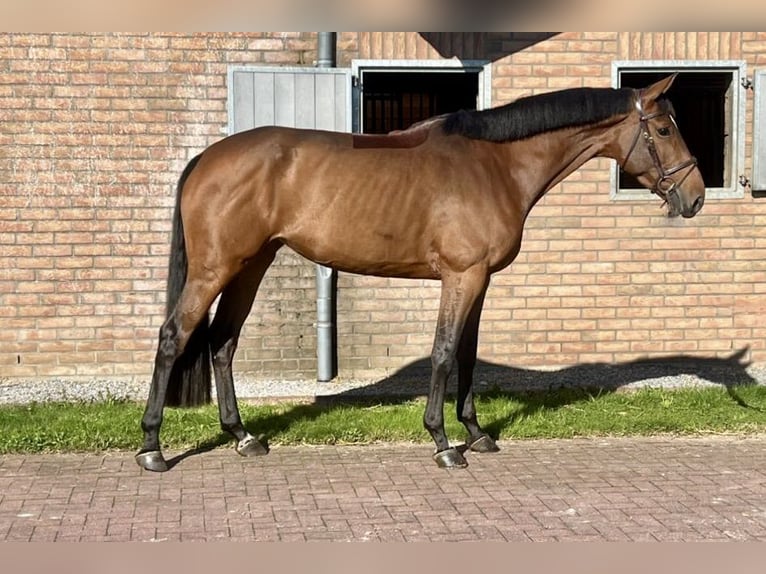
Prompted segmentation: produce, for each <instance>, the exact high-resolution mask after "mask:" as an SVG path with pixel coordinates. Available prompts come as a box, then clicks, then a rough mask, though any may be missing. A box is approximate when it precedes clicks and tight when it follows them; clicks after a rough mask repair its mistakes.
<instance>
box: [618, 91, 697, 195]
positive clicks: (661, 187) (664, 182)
mask: <svg viewBox="0 0 766 574" xmlns="http://www.w3.org/2000/svg"><path fill="white" fill-rule="evenodd" d="M636 110H638V121H639V127H638V131H637V132H636V137H635V138H633V144H632V145H631V146H630V151H628V155H626V156H625V161H623V162H622V166H620V167H622V168H623V169H625V165H626V164H627V163H628V159H629V158H630V156H631V154H632V153H633V150H634V149H636V145H637V144H638V140H639V139H640V137H641V136H643V138H644V142H645V143H646V147H647V150H648V151H649V155H650V156H651V158H652V162H653V163H654V167H655V168H656V169H657V173H658V174H659V176H658V177H657V181H655V182H654V185H653V186H652V189H651V192H652V193H654V194H656V195H658V196H660V198H662V200H663V201H664V202H665V203H667V202H668V197H669V196H670V194H671V193H676V188H677V187H678V186H679V185H681V184H682V183H683V182H684V181H685V180H686V178H687V177H688V176H689V174H690V173H691V172H692V170H691V169H690V170H689V171H687V172H686V175H684V177H683V178H682V179H681V181H675V180H674V179H673V178H672V177H671V176H672V175H674V174H676V173H678V172H679V171H681V170H684V169H686V168H687V167H691V168H693V167H694V166H696V165H697V158H696V157H694V156H690V157H689V159H687V160H686V161H683V162H681V163H679V164H678V165H676V166H674V167H671V168H669V169H665V168H664V167H663V165H662V161H661V160H660V156H659V154H658V153H657V146H656V145H655V143H654V137H652V134H651V133H649V120H652V119H654V118H657V117H660V116H668V117H669V118H670V121H671V122H672V123H673V126H674V127H675V129H676V131H677V130H678V125H677V124H676V120H675V118H674V117H673V114H671V113H670V112H668V111H660V112H655V113H653V114H648V115H647V114H646V113H645V112H644V109H643V106H642V105H641V96H640V94H639V96H638V97H637V98H636Z"/></svg>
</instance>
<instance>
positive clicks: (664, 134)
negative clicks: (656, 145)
mask: <svg viewBox="0 0 766 574" xmlns="http://www.w3.org/2000/svg"><path fill="white" fill-rule="evenodd" d="M657 135H659V136H661V137H664V138H666V137H668V136H669V135H670V128H669V127H667V126H663V127H661V128H658V129H657Z"/></svg>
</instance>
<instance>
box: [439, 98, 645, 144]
mask: <svg viewBox="0 0 766 574" xmlns="http://www.w3.org/2000/svg"><path fill="white" fill-rule="evenodd" d="M635 98H636V91H635V90H633V89H630V88H621V89H614V88H572V89H569V90H560V91H557V92H549V93H546V94H540V95H536V96H527V97H524V98H520V99H518V100H516V101H514V102H511V103H510V104H506V105H504V106H499V107H497V108H491V109H489V110H481V111H477V110H472V111H466V110H460V111H459V112H455V113H452V114H448V115H447V117H446V118H445V120H444V124H443V129H444V131H445V132H446V133H448V134H458V135H463V136H466V137H469V138H473V139H483V140H490V141H513V140H521V139H525V138H528V137H532V136H534V135H537V134H540V133H544V132H549V131H552V130H558V129H562V128H570V127H576V126H582V125H587V124H593V123H598V122H601V121H603V120H606V119H608V118H611V117H613V116H616V115H620V114H625V113H627V112H629V111H630V110H631V109H633V105H634V101H635Z"/></svg>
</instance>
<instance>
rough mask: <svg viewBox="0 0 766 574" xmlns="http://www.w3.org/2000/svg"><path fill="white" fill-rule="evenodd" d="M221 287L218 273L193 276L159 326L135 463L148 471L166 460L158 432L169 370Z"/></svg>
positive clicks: (164, 465) (163, 465)
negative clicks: (140, 440)
mask: <svg viewBox="0 0 766 574" xmlns="http://www.w3.org/2000/svg"><path fill="white" fill-rule="evenodd" d="M219 291H220V287H219V285H218V283H216V276H215V275H212V274H211V275H210V277H205V278H197V279H195V278H193V277H192V278H190V279H189V280H187V282H186V285H185V286H184V289H183V292H182V293H181V297H180V299H179V301H178V304H177V305H176V307H175V309H174V310H173V313H172V314H171V315H170V317H169V318H168V320H167V321H165V324H164V325H162V327H161V328H160V337H159V344H158V347H157V354H156V356H155V359H154V374H153V375H152V383H151V387H150V389H149V397H148V399H147V401H146V409H145V411H144V416H143V418H142V419H141V428H142V429H143V431H144V444H143V447H142V448H141V450H140V451H139V452H138V454H137V455H136V462H137V463H138V464H139V465H140V466H141V467H142V468H145V469H146V470H153V471H156V472H164V471H166V470H167V469H168V466H167V463H166V462H165V459H164V458H163V456H162V452H161V450H160V442H159V434H160V427H161V426H162V409H163V408H164V406H165V395H166V394H167V389H168V380H169V379H170V371H171V369H172V368H173V364H174V363H175V361H176V359H177V358H178V357H179V356H180V355H181V353H182V352H183V350H184V347H185V346H186V343H187V342H188V340H189V337H190V336H191V334H192V332H193V331H194V328H195V327H196V326H197V324H198V323H199V322H200V321H201V320H202V319H203V317H204V316H205V314H206V313H207V311H208V308H209V307H210V305H211V304H212V303H213V300H214V299H215V297H216V296H217V295H218V293H219Z"/></svg>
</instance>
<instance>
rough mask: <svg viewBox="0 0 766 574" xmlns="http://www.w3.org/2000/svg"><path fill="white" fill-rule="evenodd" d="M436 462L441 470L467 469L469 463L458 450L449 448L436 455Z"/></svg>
mask: <svg viewBox="0 0 766 574" xmlns="http://www.w3.org/2000/svg"><path fill="white" fill-rule="evenodd" d="M434 460H435V461H436V464H437V465H438V466H439V468H465V467H466V466H468V461H467V460H466V459H465V458H464V457H463V455H462V454H460V452H458V450H457V449H456V448H448V449H445V450H441V451H439V452H437V453H436V454H434Z"/></svg>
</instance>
